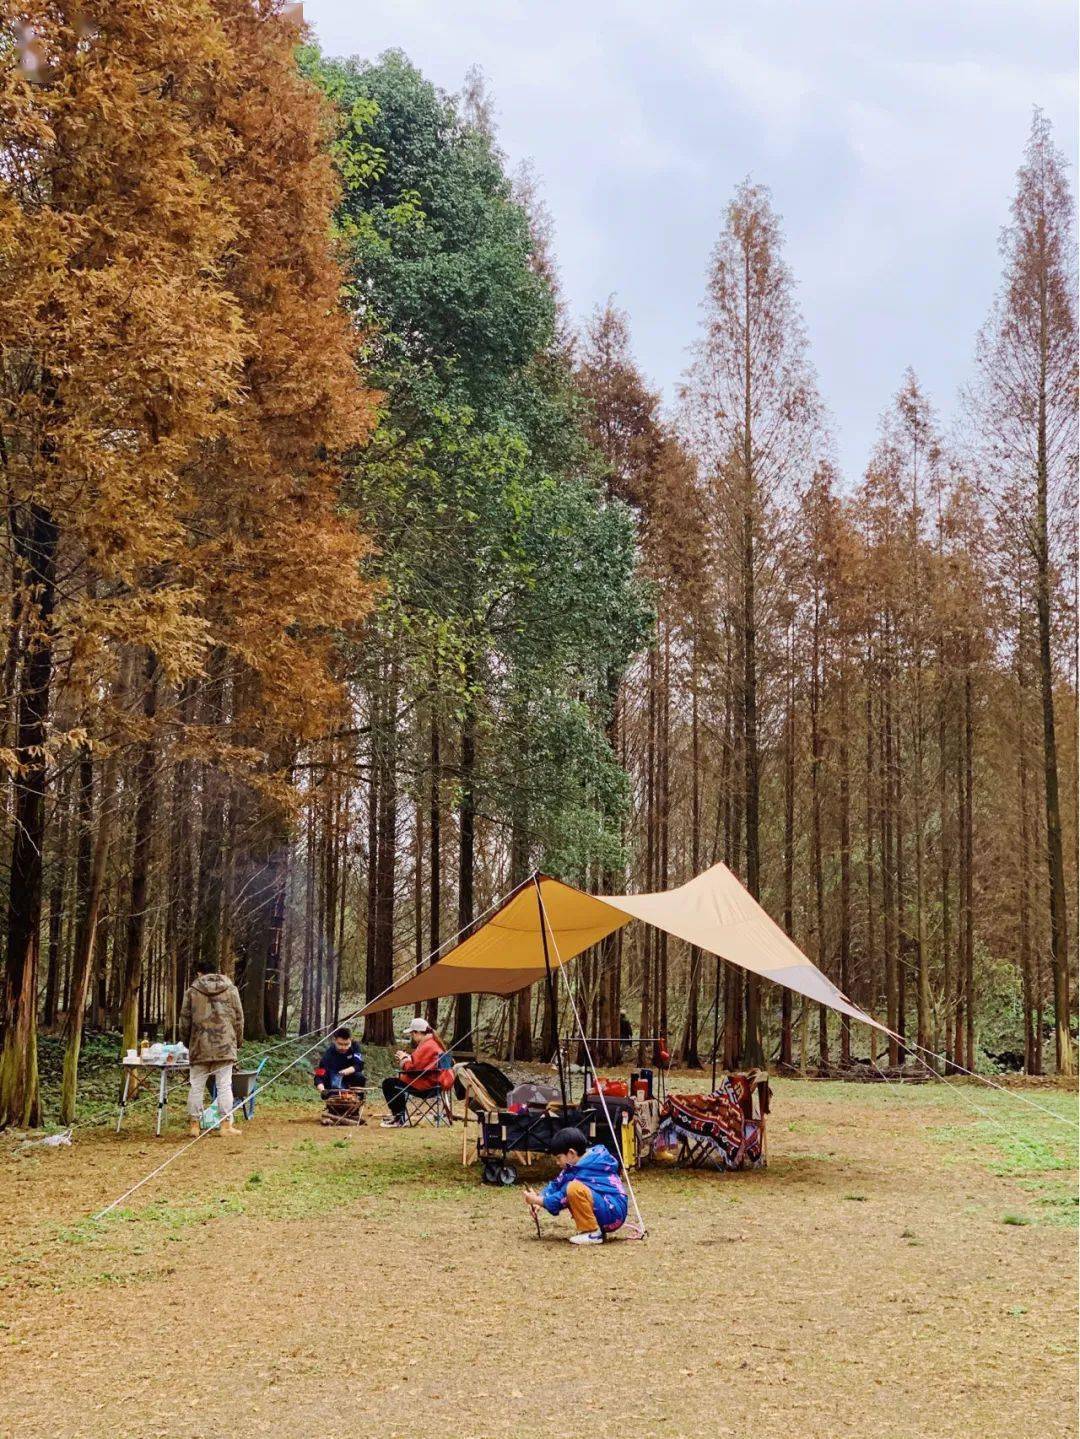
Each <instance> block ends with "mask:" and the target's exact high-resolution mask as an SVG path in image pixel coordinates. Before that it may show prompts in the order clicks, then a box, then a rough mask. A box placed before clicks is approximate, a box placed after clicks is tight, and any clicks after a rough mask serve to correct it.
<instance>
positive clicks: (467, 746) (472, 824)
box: [454, 665, 476, 1045]
mask: <svg viewBox="0 0 1080 1439" xmlns="http://www.w3.org/2000/svg"><path fill="white" fill-rule="evenodd" d="M473 682H474V676H473V673H472V666H471V665H469V666H467V672H466V675H465V684H466V688H467V698H466V701H465V714H464V716H463V718H462V721H461V803H460V805H459V806H458V916H457V918H458V929H459V930H460V931H461V934H460V936H459V942H460V940H462V939H465V938H467V935H468V931H469V929H470V927H471V925H472V922H473V917H474V914H475V900H474V898H473V893H474V891H473V886H474V883H475V866H476V700H475V698H474V696H473V693H472V686H473ZM472 1027H473V1019H472V995H471V994H460V995H458V997H457V1002H456V1004H455V1005H454V1044H455V1045H456V1044H458V1043H460V1042H462V1041H464V1040H465V1039H467V1038H468V1036H469V1035H470V1034H471V1032H472Z"/></svg>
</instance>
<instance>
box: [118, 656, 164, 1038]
mask: <svg viewBox="0 0 1080 1439" xmlns="http://www.w3.org/2000/svg"><path fill="white" fill-rule="evenodd" d="M143 681H144V688H143V706H142V708H143V718H144V719H145V720H146V722H147V726H148V728H149V729H150V730H151V731H152V728H153V723H154V717H155V715H156V713H157V658H156V656H155V655H154V654H152V653H151V654H149V655H148V656H147V659H146V670H145V673H144V676H143ZM135 795H136V799H135V833H134V838H133V841H132V846H131V891H130V898H129V902H128V904H129V907H128V918H127V950H126V953H125V960H124V990H123V999H122V1001H121V1009H120V1025H121V1028H122V1030H123V1045H124V1048H125V1049H133V1048H134V1047H135V1046H136V1044H137V1043H138V1039H139V991H140V989H141V988H142V979H143V955H144V950H145V945H146V911H147V908H148V905H149V898H148V896H149V884H150V848H151V844H152V841H153V835H154V828H153V827H154V805H155V802H156V799H157V752H156V749H155V746H154V741H153V739H152V737H151V736H150V735H148V736H147V738H146V739H144V740H143V741H142V744H141V745H140V747H139V760H138V764H137V765H136V769H135Z"/></svg>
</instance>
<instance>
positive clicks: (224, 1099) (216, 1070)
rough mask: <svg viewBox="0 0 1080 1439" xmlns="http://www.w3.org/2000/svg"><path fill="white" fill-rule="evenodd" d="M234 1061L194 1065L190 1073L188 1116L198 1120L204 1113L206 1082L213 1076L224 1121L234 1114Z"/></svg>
mask: <svg viewBox="0 0 1080 1439" xmlns="http://www.w3.org/2000/svg"><path fill="white" fill-rule="evenodd" d="M232 1072H233V1067H232V1061H231V1060H227V1061H225V1062H224V1063H221V1064H193V1065H192V1066H191V1069H190V1071H189V1072H188V1078H189V1080H190V1083H191V1088H190V1090H189V1091H188V1103H187V1109H188V1114H189V1115H190V1116H191V1118H192V1119H198V1117H199V1115H200V1114H201V1113H202V1111H203V1099H204V1097H205V1095H206V1081H207V1080H208V1079H209V1078H210V1076H211V1075H213V1076H214V1083H215V1085H216V1086H217V1107H218V1113H219V1114H220V1115H221V1117H222V1119H224V1118H225V1117H226V1115H229V1114H231V1113H232V1107H233V1094H232Z"/></svg>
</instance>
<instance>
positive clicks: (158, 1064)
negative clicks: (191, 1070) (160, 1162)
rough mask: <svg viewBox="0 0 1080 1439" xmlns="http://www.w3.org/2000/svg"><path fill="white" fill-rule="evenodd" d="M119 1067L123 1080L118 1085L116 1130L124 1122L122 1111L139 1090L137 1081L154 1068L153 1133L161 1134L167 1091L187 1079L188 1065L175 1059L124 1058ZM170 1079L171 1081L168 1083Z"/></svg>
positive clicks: (150, 1072)
mask: <svg viewBox="0 0 1080 1439" xmlns="http://www.w3.org/2000/svg"><path fill="white" fill-rule="evenodd" d="M121 1068H122V1069H123V1071H124V1082H123V1084H122V1085H121V1086H120V1112H119V1114H118V1115H117V1116H116V1132H117V1134H119V1133H120V1126H121V1125H122V1124H123V1122H124V1112H125V1110H126V1109H127V1107H128V1105H129V1104H130V1103H131V1102H132V1100H134V1099H135V1097H136V1096H137V1094H138V1092H139V1081H140V1079H141V1078H142V1077H143V1076H144V1075H145V1076H146V1078H147V1079H149V1077H150V1075H151V1074H152V1073H154V1071H155V1070H156V1071H157V1073H158V1083H157V1094H158V1101H157V1118H156V1122H155V1125H154V1133H155V1134H156V1135H158V1136H160V1134H161V1130H162V1126H163V1124H164V1122H165V1111H166V1109H167V1108H168V1103H169V1091H170V1089H175V1088H176V1085H177V1083H178V1082H179V1080H180V1079H184V1080H185V1081H186V1080H187V1077H188V1065H187V1064H186V1063H177V1062H176V1061H175V1060H169V1061H166V1060H164V1059H158V1060H136V1061H132V1060H130V1059H125V1060H123V1061H122V1064H121ZM170 1080H171V1081H172V1083H170Z"/></svg>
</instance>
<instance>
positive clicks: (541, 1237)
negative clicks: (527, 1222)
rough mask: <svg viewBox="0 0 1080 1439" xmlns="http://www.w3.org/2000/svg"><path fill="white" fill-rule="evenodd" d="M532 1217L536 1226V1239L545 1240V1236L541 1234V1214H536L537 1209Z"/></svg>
mask: <svg viewBox="0 0 1080 1439" xmlns="http://www.w3.org/2000/svg"><path fill="white" fill-rule="evenodd" d="M532 1217H533V1223H534V1224H535V1225H536V1237H537V1239H543V1237H544V1236H543V1234H542V1233H541V1232H540V1216H539V1214H537V1212H536V1210H535V1209H534V1210H533V1211H532Z"/></svg>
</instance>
